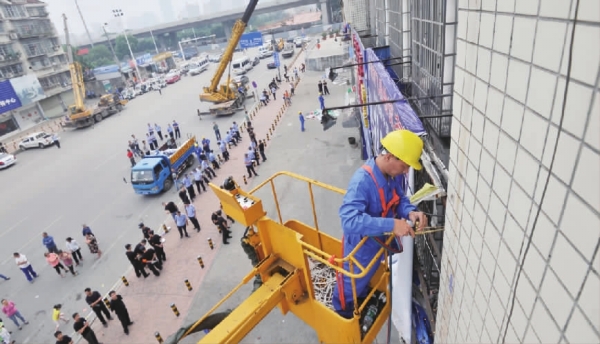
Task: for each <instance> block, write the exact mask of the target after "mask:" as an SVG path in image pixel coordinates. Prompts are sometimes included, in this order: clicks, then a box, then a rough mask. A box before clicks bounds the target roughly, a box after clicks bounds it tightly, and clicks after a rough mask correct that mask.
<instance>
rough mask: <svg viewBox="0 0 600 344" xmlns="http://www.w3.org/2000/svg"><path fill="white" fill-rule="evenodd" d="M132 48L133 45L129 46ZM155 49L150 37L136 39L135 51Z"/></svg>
mask: <svg viewBox="0 0 600 344" xmlns="http://www.w3.org/2000/svg"><path fill="white" fill-rule="evenodd" d="M131 48H132V49H133V47H131ZM148 51H152V52H154V51H155V47H154V42H153V41H152V39H151V38H142V39H139V40H138V44H137V50H136V52H148Z"/></svg>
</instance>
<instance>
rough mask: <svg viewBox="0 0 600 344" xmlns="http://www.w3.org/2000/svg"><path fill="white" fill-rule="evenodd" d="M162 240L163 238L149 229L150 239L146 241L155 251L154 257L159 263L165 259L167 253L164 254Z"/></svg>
mask: <svg viewBox="0 0 600 344" xmlns="http://www.w3.org/2000/svg"><path fill="white" fill-rule="evenodd" d="M164 241H165V240H164V239H163V238H162V237H161V236H160V235H158V234H156V233H154V231H150V239H148V243H149V244H150V246H152V248H153V249H154V251H155V252H156V257H157V258H158V260H159V261H160V263H161V264H162V263H163V262H166V261H167V255H166V254H165V247H164V245H163V243H164Z"/></svg>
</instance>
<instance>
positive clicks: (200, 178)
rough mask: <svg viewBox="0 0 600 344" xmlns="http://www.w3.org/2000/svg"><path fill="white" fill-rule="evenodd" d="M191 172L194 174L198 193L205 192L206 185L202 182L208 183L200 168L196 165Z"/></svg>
mask: <svg viewBox="0 0 600 344" xmlns="http://www.w3.org/2000/svg"><path fill="white" fill-rule="evenodd" d="M192 173H193V174H194V182H195V183H196V188H197V189H198V195H199V194H200V193H201V192H202V191H204V192H206V186H204V182H206V184H208V179H206V177H205V176H204V175H202V170H201V169H200V167H196V168H195V169H194V171H193V172H192ZM200 187H202V190H200Z"/></svg>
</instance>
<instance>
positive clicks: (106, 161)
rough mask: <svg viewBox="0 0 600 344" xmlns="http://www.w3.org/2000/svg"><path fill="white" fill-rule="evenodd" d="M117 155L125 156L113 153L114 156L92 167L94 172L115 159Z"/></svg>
mask: <svg viewBox="0 0 600 344" xmlns="http://www.w3.org/2000/svg"><path fill="white" fill-rule="evenodd" d="M117 155H125V154H124V153H115V154H113V155H111V156H110V157H108V158H107V159H106V160H104V161H103V162H101V163H100V164H99V165H98V166H96V167H94V171H95V170H97V169H99V168H100V167H102V166H104V165H106V164H107V163H108V162H109V161H111V160H112V159H114V158H116V157H117Z"/></svg>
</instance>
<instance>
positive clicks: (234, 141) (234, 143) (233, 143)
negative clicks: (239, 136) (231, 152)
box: [227, 138, 237, 148]
mask: <svg viewBox="0 0 600 344" xmlns="http://www.w3.org/2000/svg"><path fill="white" fill-rule="evenodd" d="M227 143H228V144H229V148H231V145H234V146H236V147H237V141H236V140H235V139H233V138H232V139H231V141H229V142H227Z"/></svg>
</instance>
